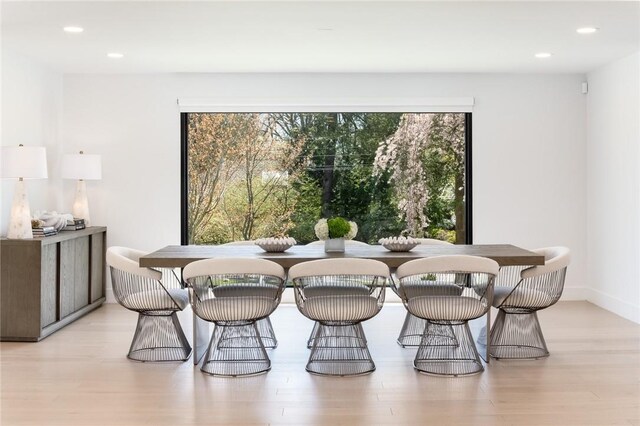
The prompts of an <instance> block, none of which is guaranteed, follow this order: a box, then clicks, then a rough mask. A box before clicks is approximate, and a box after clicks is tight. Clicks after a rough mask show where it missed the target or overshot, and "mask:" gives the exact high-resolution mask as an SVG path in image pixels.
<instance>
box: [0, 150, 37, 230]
mask: <svg viewBox="0 0 640 426" xmlns="http://www.w3.org/2000/svg"><path fill="white" fill-rule="evenodd" d="M1 164H2V170H1V171H0V173H1V176H2V177H3V178H18V181H17V182H16V190H15V193H14V194H13V203H12V204H11V218H10V219H9V230H8V232H7V238H16V239H24V238H33V232H32V231H31V211H30V209H29V199H28V198H27V187H26V184H25V181H24V179H46V178H47V150H46V148H45V147H44V146H23V145H22V144H20V145H18V146H3V147H2V160H1Z"/></svg>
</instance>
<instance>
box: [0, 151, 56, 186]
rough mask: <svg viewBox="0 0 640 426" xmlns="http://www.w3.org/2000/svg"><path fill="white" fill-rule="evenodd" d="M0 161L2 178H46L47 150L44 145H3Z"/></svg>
mask: <svg viewBox="0 0 640 426" xmlns="http://www.w3.org/2000/svg"><path fill="white" fill-rule="evenodd" d="M1 163H2V170H0V173H1V175H2V177H3V178H24V179H46V178H47V150H46V148H45V147H44V146H3V147H2V161H1Z"/></svg>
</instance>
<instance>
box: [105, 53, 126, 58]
mask: <svg viewBox="0 0 640 426" xmlns="http://www.w3.org/2000/svg"><path fill="white" fill-rule="evenodd" d="M107 56H108V57H110V58H111V59H120V58H123V57H124V55H123V54H122V53H118V52H112V53H107Z"/></svg>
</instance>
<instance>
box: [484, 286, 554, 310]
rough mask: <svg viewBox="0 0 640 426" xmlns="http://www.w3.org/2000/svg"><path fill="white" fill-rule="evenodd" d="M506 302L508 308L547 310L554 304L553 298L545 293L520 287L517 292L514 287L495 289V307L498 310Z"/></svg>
mask: <svg viewBox="0 0 640 426" xmlns="http://www.w3.org/2000/svg"><path fill="white" fill-rule="evenodd" d="M505 301H506V302H507V305H508V306H514V307H518V308H545V307H547V306H549V305H550V304H551V303H552V302H553V300H552V298H551V296H550V295H549V294H548V293H545V292H544V291H540V290H535V289H531V288H519V287H516V289H515V290H514V289H513V287H504V286H498V287H495V288H494V289H493V306H495V307H496V308H498V307H500V306H502V304H503V303H504V302H505Z"/></svg>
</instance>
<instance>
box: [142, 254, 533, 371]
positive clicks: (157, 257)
mask: <svg viewBox="0 0 640 426" xmlns="http://www.w3.org/2000/svg"><path fill="white" fill-rule="evenodd" d="M441 255H472V256H481V257H487V258H489V259H493V260H495V261H496V262H497V263H498V264H499V265H500V266H501V267H502V266H515V265H544V256H543V255H540V254H538V253H535V252H532V251H529V250H526V249H523V248H520V247H516V246H513V245H510V244H473V245H469V244H467V245H463V244H456V245H427V244H423V245H419V246H417V247H415V248H414V249H413V250H411V251H408V252H391V251H388V250H387V249H385V248H384V247H382V246H380V245H369V246H364V245H362V246H361V245H348V244H347V246H346V248H345V252H344V253H325V251H324V246H323V245H321V244H319V245H296V246H293V247H291V248H290V249H289V250H287V251H286V252H284V253H267V252H265V251H264V250H262V249H261V248H260V247H258V246H254V245H228V246H225V245H219V246H211V245H185V246H178V245H171V246H166V247H164V248H161V249H160V250H157V251H154V252H153V253H149V254H148V255H146V256H143V257H141V258H140V266H141V267H148V268H154V267H155V268H184V267H185V266H187V265H188V264H189V263H191V262H194V261H196V260H202V259H211V258H232V257H235V258H237V257H240V258H247V259H267V260H271V261H273V262H276V263H278V264H279V265H281V266H282V267H283V268H285V270H288V269H289V268H290V267H292V266H293V265H296V264H298V263H302V262H308V261H311V260H318V259H336V258H356V259H374V260H379V261H381V262H383V263H385V264H386V265H387V266H389V268H390V269H391V270H392V271H393V270H395V269H396V268H397V267H398V266H400V265H402V264H403V263H405V262H408V261H410V260H415V259H422V258H425V257H433V256H441ZM490 312H491V311H490V310H489V311H488V313H487V315H486V325H485V327H486V330H489V327H490V324H491V318H490V315H491V314H490ZM488 334H489V333H485V335H486V336H487V337H485V339H484V342H482V343H484V345H482V343H480V342H479V343H480V346H484V348H481V349H484V351H481V352H484V356H483V358H484V359H485V361H486V362H487V363H488V362H489V356H488V344H487V343H488ZM209 337H210V330H209V323H207V322H206V321H203V320H201V319H199V318H198V317H197V316H196V315H194V316H193V363H194V364H196V365H197V364H198V363H199V362H200V359H201V358H202V356H203V355H204V352H205V349H206V347H207V345H208V340H209Z"/></svg>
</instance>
